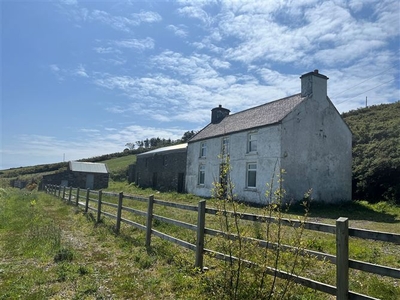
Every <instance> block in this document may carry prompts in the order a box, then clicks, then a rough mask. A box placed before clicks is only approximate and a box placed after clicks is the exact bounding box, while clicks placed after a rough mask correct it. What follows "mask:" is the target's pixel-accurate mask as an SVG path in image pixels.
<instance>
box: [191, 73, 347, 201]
mask: <svg viewBox="0 0 400 300" xmlns="http://www.w3.org/2000/svg"><path fill="white" fill-rule="evenodd" d="M300 78H301V93H299V94H295V95H292V96H289V97H286V98H283V99H279V100H275V101H272V102H268V103H266V104H264V105H260V106H257V107H253V108H250V109H247V110H244V111H241V112H238V113H235V114H230V111H229V110H228V109H226V108H223V107H222V106H219V107H216V108H214V109H212V112H211V123H210V124H208V125H207V126H206V127H204V128H203V129H202V130H200V131H199V132H198V133H197V134H196V135H195V136H194V137H193V138H192V139H190V140H189V142H188V148H187V167H186V191H187V192H189V193H192V194H195V195H198V196H202V197H210V196H211V191H212V189H213V183H215V182H216V181H220V173H221V168H222V167H223V163H224V161H225V160H226V159H227V158H229V164H230V167H231V171H230V173H229V175H230V181H231V182H232V183H233V185H234V190H233V193H234V195H235V196H236V198H238V199H239V200H242V201H245V202H250V203H254V204H261V205H262V204H266V203H267V202H268V199H269V198H268V197H266V196H265V195H266V192H268V191H269V190H270V189H272V190H273V191H274V190H275V189H276V188H277V187H278V186H280V184H281V186H282V187H283V189H284V190H285V192H286V194H285V197H286V200H287V201H291V200H301V199H302V198H303V197H304V194H305V193H306V192H308V191H309V190H310V189H312V198H313V199H314V200H316V201H323V202H331V203H332V202H337V201H346V200H351V188H352V186H351V176H352V166H351V164H352V133H351V131H350V129H349V127H348V126H347V124H346V123H345V122H344V120H343V119H342V117H341V115H340V114H339V112H338V111H337V110H336V108H335V106H334V105H333V103H332V102H331V100H330V99H329V97H328V96H327V81H328V77H326V76H325V75H322V74H320V73H319V72H318V70H315V71H314V72H310V73H307V74H304V75H302V76H301V77H300ZM281 170H285V173H284V174H281ZM281 175H282V177H281V178H282V179H283V181H279V178H280V176H281ZM267 184H268V185H267Z"/></svg>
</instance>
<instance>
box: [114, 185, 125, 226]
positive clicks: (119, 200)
mask: <svg viewBox="0 0 400 300" xmlns="http://www.w3.org/2000/svg"><path fill="white" fill-rule="evenodd" d="M123 199H124V193H123V192H120V193H119V196H118V210H117V224H116V225H115V231H116V232H117V233H119V230H120V228H121V215H122V200H123Z"/></svg>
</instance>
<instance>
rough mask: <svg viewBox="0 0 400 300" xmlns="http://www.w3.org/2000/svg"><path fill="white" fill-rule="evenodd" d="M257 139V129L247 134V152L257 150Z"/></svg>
mask: <svg viewBox="0 0 400 300" xmlns="http://www.w3.org/2000/svg"><path fill="white" fill-rule="evenodd" d="M257 141H258V137H257V131H252V132H249V133H248V134H247V153H256V152H257ZM254 148H255V149H254Z"/></svg>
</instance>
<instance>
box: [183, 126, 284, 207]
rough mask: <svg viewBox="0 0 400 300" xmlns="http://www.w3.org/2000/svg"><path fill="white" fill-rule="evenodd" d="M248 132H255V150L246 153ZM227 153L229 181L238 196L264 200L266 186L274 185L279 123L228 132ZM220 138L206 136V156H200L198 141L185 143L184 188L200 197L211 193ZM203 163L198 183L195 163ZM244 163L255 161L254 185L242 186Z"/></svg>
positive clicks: (262, 202)
mask: <svg viewBox="0 0 400 300" xmlns="http://www.w3.org/2000/svg"><path fill="white" fill-rule="evenodd" d="M249 132H257V152H256V153H247V138H248V133H249ZM227 137H229V148H230V149H229V154H230V165H231V173H230V174H231V181H232V183H233V185H234V194H235V196H236V198H237V199H239V200H246V202H251V203H254V204H265V203H266V201H267V199H266V197H265V193H266V191H267V189H269V187H267V184H269V186H272V187H277V180H278V177H277V174H279V170H280V168H281V166H280V156H281V146H280V142H281V127H280V125H274V126H268V127H263V128H259V129H255V130H250V131H243V132H238V133H233V134H231V135H229V136H227ZM222 138H223V137H215V138H211V139H208V140H206V143H207V156H206V158H200V157H199V156H200V155H199V154H200V144H201V141H198V142H193V143H189V145H188V160H187V170H186V173H187V177H186V180H187V181H186V188H187V191H188V192H189V193H192V194H196V195H199V196H202V197H211V196H212V189H213V182H218V180H219V168H220V164H221V162H222V160H221V156H220V154H221V148H222ZM201 163H204V164H205V166H206V169H205V170H206V174H205V184H204V186H200V185H198V169H199V164H201ZM247 163H257V179H256V180H257V188H256V189H249V188H246V166H247Z"/></svg>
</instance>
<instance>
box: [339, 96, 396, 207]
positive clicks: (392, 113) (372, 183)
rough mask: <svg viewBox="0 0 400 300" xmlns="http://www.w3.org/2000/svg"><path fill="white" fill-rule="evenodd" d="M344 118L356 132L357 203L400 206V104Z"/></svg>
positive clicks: (355, 185)
mask: <svg viewBox="0 0 400 300" xmlns="http://www.w3.org/2000/svg"><path fill="white" fill-rule="evenodd" d="M342 116H343V118H344V120H345V121H346V122H347V124H348V125H349V127H350V129H351V131H352V132H353V199H366V200H368V201H371V202H374V201H378V200H391V201H396V202H397V203H400V101H399V102H395V103H393V104H382V105H377V106H371V107H368V108H362V109H358V110H354V111H350V112H347V113H344V114H343V115H342Z"/></svg>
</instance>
